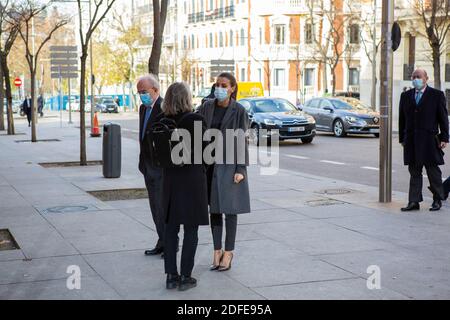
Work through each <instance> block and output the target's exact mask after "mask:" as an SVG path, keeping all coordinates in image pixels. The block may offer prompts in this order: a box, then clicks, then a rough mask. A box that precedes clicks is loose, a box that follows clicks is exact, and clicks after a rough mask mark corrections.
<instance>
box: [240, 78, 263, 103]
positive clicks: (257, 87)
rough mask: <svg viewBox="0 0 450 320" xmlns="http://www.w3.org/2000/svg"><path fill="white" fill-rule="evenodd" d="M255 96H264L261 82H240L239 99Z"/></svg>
mask: <svg viewBox="0 0 450 320" xmlns="http://www.w3.org/2000/svg"><path fill="white" fill-rule="evenodd" d="M255 97H264V88H263V86H262V83H261V82H238V93H237V99H236V100H237V101H239V100H240V99H244V98H255Z"/></svg>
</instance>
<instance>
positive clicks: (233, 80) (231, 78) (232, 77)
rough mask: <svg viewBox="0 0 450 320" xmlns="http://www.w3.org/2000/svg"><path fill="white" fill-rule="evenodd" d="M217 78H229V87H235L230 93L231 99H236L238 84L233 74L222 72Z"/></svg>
mask: <svg viewBox="0 0 450 320" xmlns="http://www.w3.org/2000/svg"><path fill="white" fill-rule="evenodd" d="M217 78H225V79H228V80H230V84H231V87H235V89H234V92H233V93H232V94H231V99H234V100H236V98H237V93H238V84H237V80H236V78H235V76H233V75H232V74H231V73H229V72H222V73H221V74H220V75H219V76H218V77H217Z"/></svg>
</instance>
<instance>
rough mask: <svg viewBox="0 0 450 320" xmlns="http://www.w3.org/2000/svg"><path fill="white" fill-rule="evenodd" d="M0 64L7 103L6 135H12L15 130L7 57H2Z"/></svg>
mask: <svg viewBox="0 0 450 320" xmlns="http://www.w3.org/2000/svg"><path fill="white" fill-rule="evenodd" d="M0 63H1V64H2V69H3V78H4V80H5V89H6V91H5V94H6V101H7V103H8V107H7V111H8V112H7V120H8V134H9V135H14V134H16V129H15V128H14V115H13V111H12V89H11V78H10V76H9V67H8V60H7V57H2V58H1V61H0Z"/></svg>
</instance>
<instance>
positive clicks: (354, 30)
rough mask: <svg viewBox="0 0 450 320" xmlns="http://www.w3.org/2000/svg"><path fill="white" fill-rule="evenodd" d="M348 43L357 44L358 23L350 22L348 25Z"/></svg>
mask: <svg viewBox="0 0 450 320" xmlns="http://www.w3.org/2000/svg"><path fill="white" fill-rule="evenodd" d="M349 33H350V43H352V44H359V25H357V24H352V25H351V26H350V30H349Z"/></svg>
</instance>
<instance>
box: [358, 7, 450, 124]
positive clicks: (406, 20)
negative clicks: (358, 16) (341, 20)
mask: <svg viewBox="0 0 450 320" xmlns="http://www.w3.org/2000/svg"><path fill="white" fill-rule="evenodd" d="M425 3H426V1H425ZM367 5H368V6H370V4H367ZM366 9H367V10H368V12H370V9H368V8H366ZM372 12H373V10H372ZM421 19H422V18H421V16H419V15H418V14H417V12H416V11H415V9H414V7H413V6H412V4H411V1H410V0H399V1H395V20H396V21H397V22H398V23H399V25H400V27H401V34H402V40H401V43H400V47H399V48H398V49H397V51H396V52H395V53H394V72H393V73H394V81H393V104H394V107H393V124H394V129H396V128H397V126H398V123H397V122H398V103H399V101H400V95H401V93H402V92H403V90H404V89H405V88H411V87H412V84H411V74H412V72H413V70H414V69H416V68H424V69H425V70H427V72H428V76H429V78H430V85H431V86H434V83H435V79H434V74H433V70H434V69H433V63H432V61H431V48H430V45H429V43H428V39H427V38H426V36H425V34H426V33H425V28H424V26H423V22H422V20H421ZM377 27H378V30H380V28H381V1H378V8H377ZM379 38H380V34H379V33H378V35H377V41H379ZM370 51H371V48H370ZM377 62H378V67H379V62H380V57H379V54H378V57H377ZM361 65H362V69H361V85H362V86H363V87H364V88H367V89H365V90H362V91H361V99H362V100H363V101H364V102H366V103H370V100H371V98H370V97H371V85H370V84H371V81H372V78H373V77H372V65H371V63H370V61H369V60H368V57H367V56H366V55H364V54H363V53H362V54H361ZM378 69H379V68H378ZM377 77H379V71H378V70H377ZM441 90H443V91H444V92H445V93H446V96H447V105H448V106H450V33H449V34H447V38H446V41H445V42H444V44H443V46H442V55H441ZM378 95H379V91H377V100H378V101H377V107H379V97H378Z"/></svg>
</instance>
